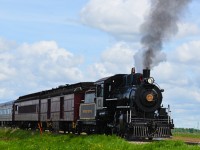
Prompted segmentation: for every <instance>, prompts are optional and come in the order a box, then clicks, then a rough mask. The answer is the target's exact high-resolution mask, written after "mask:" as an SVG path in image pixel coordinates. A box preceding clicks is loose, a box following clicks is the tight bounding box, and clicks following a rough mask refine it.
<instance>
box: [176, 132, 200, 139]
mask: <svg viewBox="0 0 200 150" xmlns="http://www.w3.org/2000/svg"><path fill="white" fill-rule="evenodd" d="M173 136H179V137H189V138H198V139H200V133H174V134H173Z"/></svg>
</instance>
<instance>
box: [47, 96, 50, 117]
mask: <svg viewBox="0 0 200 150" xmlns="http://www.w3.org/2000/svg"><path fill="white" fill-rule="evenodd" d="M50 118H51V99H48V101H47V119H50Z"/></svg>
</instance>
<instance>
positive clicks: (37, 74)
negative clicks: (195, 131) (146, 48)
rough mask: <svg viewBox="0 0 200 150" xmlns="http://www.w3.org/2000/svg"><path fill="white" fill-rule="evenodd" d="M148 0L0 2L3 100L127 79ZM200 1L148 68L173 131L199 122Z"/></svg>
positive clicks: (0, 93) (190, 8) (193, 4)
mask: <svg viewBox="0 0 200 150" xmlns="http://www.w3.org/2000/svg"><path fill="white" fill-rule="evenodd" d="M149 8H150V0H134V1H133V0H76V1H67V0H59V1H55V0H51V1H47V0H43V1H39V0H34V1H33V0H29V1H25V0H17V1H16V0H15V1H14V0H0V66H1V70H0V102H6V101H9V100H13V99H16V98H18V97H19V96H21V95H24V94H28V93H32V92H37V91H40V90H45V89H50V88H52V87H57V86H58V85H62V84H67V83H75V82H80V81H96V80H98V79H99V78H102V77H105V76H109V75H113V74H116V73H130V69H131V67H132V66H134V65H135V62H134V56H135V55H136V53H138V51H140V50H141V44H140V39H141V33H140V25H141V24H142V23H143V22H144V19H145V18H146V17H147V16H148V14H149V13H148V12H149ZM199 8H200V2H199V1H198V0H193V1H192V2H191V3H190V4H189V6H188V8H187V9H186V11H185V12H184V14H183V15H182V16H180V20H179V22H178V24H177V25H178V29H179V31H178V33H177V34H176V35H175V36H173V37H172V38H171V39H170V40H168V41H166V42H165V43H164V46H163V50H162V55H159V56H158V57H159V58H162V57H161V56H166V60H165V61H162V62H160V63H159V64H157V65H156V66H155V67H154V68H153V69H152V71H151V72H152V76H154V78H155V80H156V82H157V83H158V84H159V85H160V86H161V88H164V89H165V92H164V95H163V97H164V98H163V103H164V105H165V106H167V105H168V104H170V105H171V109H172V117H173V118H174V121H175V125H176V127H195V128H197V125H198V122H200V109H199V107H200V82H199V76H200V68H199V64H200V59H199V58H200V50H199V47H200V19H199V14H200V10H199Z"/></svg>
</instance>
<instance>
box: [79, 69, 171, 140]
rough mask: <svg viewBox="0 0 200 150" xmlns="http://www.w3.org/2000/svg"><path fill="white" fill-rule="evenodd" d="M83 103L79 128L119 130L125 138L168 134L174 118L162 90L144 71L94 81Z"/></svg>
mask: <svg viewBox="0 0 200 150" xmlns="http://www.w3.org/2000/svg"><path fill="white" fill-rule="evenodd" d="M95 85H96V88H95V90H90V91H87V92H86V94H85V100H84V103H82V104H80V119H79V120H78V121H77V122H78V124H77V125H78V132H79V133H80V132H82V131H85V132H87V133H91V132H95V133H106V134H113V133H114V134H118V135H120V136H122V137H126V138H149V139H152V138H167V137H170V136H171V135H172V134H171V129H173V127H174V125H173V120H171V118H170V116H169V112H170V110H169V108H168V112H167V111H166V108H163V107H162V106H161V103H162V92H163V91H164V90H163V89H160V88H159V87H158V86H156V84H155V83H154V79H153V78H152V77H150V70H149V69H145V70H143V74H140V73H135V71H134V68H133V69H132V72H131V74H117V75H114V76H111V77H107V78H103V79H100V80H98V81H97V82H95Z"/></svg>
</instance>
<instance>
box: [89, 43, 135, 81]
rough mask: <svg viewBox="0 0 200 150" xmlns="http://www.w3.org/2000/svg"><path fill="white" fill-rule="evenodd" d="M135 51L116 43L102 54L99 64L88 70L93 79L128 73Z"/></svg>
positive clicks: (128, 46) (125, 44)
mask: <svg viewBox="0 0 200 150" xmlns="http://www.w3.org/2000/svg"><path fill="white" fill-rule="evenodd" d="M135 52H136V50H134V49H133V47H131V46H130V45H128V44H127V43H125V42H117V43H115V45H113V46H112V47H109V48H107V49H106V50H104V51H103V52H102V55H101V59H100V61H99V62H97V63H95V64H93V65H91V66H90V68H89V72H90V74H91V75H92V76H93V77H96V78H102V77H105V76H110V75H113V74H117V73H122V74H123V73H130V71H131V68H132V67H133V66H134V60H133V55H134V54H135Z"/></svg>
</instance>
